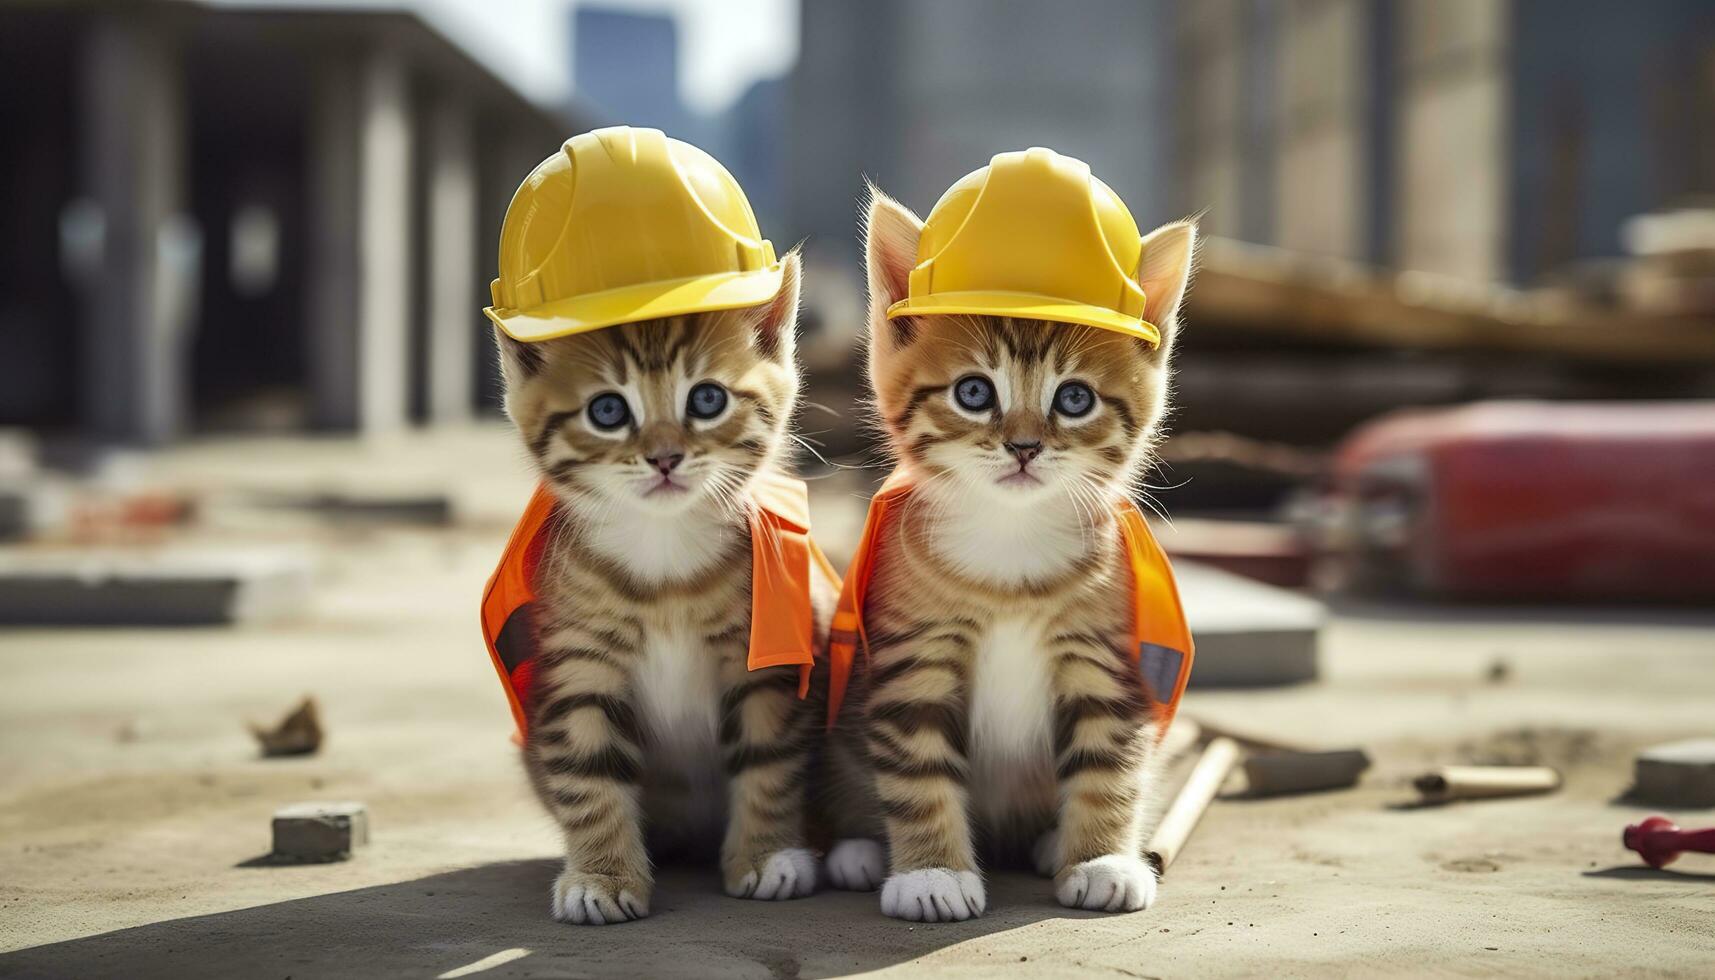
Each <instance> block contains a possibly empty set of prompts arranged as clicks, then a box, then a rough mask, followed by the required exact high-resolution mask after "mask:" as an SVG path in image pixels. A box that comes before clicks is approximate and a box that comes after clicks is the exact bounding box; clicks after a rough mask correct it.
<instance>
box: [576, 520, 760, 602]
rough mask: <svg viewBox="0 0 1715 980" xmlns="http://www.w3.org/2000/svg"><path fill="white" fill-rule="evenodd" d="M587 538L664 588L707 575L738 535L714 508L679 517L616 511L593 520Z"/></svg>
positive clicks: (637, 573) (634, 574)
mask: <svg viewBox="0 0 1715 980" xmlns="http://www.w3.org/2000/svg"><path fill="white" fill-rule="evenodd" d="M587 533H588V534H589V541H590V544H591V545H592V546H593V547H594V548H595V549H596V550H597V551H599V552H601V553H602V554H603V555H606V556H607V557H609V558H611V559H612V560H614V561H615V562H618V563H619V564H621V565H623V566H624V567H625V569H626V570H627V571H628V572H630V573H631V574H632V575H633V576H635V577H636V578H637V579H639V580H641V581H643V582H648V583H651V584H659V583H662V582H677V581H684V580H685V579H688V578H691V577H693V576H696V575H699V574H701V573H702V572H704V571H705V570H707V569H708V567H709V566H710V565H712V564H714V563H715V562H716V561H718V560H719V559H720V558H721V557H722V556H723V555H724V554H726V553H727V549H728V547H729V546H730V544H731V540H732V535H733V534H735V533H737V531H735V529H734V528H733V527H732V525H731V522H730V521H728V520H724V519H723V517H722V515H721V514H720V513H719V512H717V511H715V510H713V509H712V508H711V507H693V508H690V509H688V510H686V511H685V512H683V513H677V514H656V513H650V512H647V511H643V510H640V509H637V508H633V507H616V508H614V510H612V511H610V512H607V513H604V514H603V515H601V519H599V520H591V521H590V522H589V525H588V532H587Z"/></svg>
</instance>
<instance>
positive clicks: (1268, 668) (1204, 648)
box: [1173, 561, 1328, 687]
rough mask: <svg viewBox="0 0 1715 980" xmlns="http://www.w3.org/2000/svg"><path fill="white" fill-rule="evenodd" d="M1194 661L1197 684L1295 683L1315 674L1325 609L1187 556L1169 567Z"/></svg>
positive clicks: (1255, 685) (1225, 685)
mask: <svg viewBox="0 0 1715 980" xmlns="http://www.w3.org/2000/svg"><path fill="white" fill-rule="evenodd" d="M1173 569H1174V573H1175V574H1176V575H1177V577H1178V579H1179V596H1180V598H1181V599H1182V600H1183V601H1184V603H1185V616H1186V619H1187V620H1188V621H1189V622H1190V625H1191V637H1192V639H1193V641H1194V642H1195V643H1196V645H1197V659H1196V662H1195V664H1194V665H1193V666H1192V669H1191V683H1192V684H1193V685H1195V686H1198V687H1263V686H1269V685H1275V684H1297V683H1301V682H1304V681H1312V680H1315V679H1316V676H1317V666H1316V654H1317V648H1318V645H1319V643H1320V640H1321V635H1322V624H1323V622H1324V621H1325V620H1326V619H1327V615H1328V613H1327V608H1326V607H1325V606H1323V605H1322V603H1320V602H1318V601H1316V600H1315V599H1311V598H1309V597H1307V596H1302V595H1299V594H1298V593H1296V592H1289V591H1287V590H1286V589H1279V588H1275V587H1274V586H1270V585H1263V584H1262V583H1260V582H1253V581H1250V580H1249V579H1245V578H1241V577H1239V576H1237V575H1233V574H1230V573H1228V572H1223V571H1221V570H1219V569H1215V568H1210V567H1209V566H1207V565H1203V564H1199V563H1197V562H1192V561H1177V562H1174V564H1173Z"/></svg>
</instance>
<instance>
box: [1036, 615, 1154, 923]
mask: <svg viewBox="0 0 1715 980" xmlns="http://www.w3.org/2000/svg"><path fill="white" fill-rule="evenodd" d="M1153 737H1154V728H1153V727H1152V725H1151V720H1150V705H1149V703H1148V701H1147V699H1146V698H1145V697H1144V694H1143V691H1142V689H1141V687H1140V685H1139V683H1138V680H1137V677H1136V672H1135V670H1134V669H1132V667H1131V664H1130V663H1129V662H1128V661H1127V660H1126V659H1125V658H1124V655H1123V653H1121V652H1118V651H1115V650H1113V649H1111V648H1108V647H1105V646H1101V645H1099V644H1096V643H1094V642H1092V641H1089V640H1085V639H1078V638H1068V639H1067V640H1066V641H1065V645H1063V646H1062V648H1061V649H1059V650H1057V651H1056V653H1055V663H1054V757H1055V758H1054V761H1055V765H1056V770H1057V773H1058V778H1059V782H1060V823H1059V828H1058V830H1057V831H1056V832H1055V834H1054V836H1053V837H1052V838H1050V844H1051V845H1052V846H1054V847H1057V849H1058V853H1057V854H1040V855H1038V857H1039V858H1040V859H1041V861H1040V863H1042V864H1045V865H1047V866H1048V867H1053V868H1056V869H1057V870H1056V872H1055V874H1054V896H1055V898H1056V899H1058V900H1059V902H1060V904H1061V905H1064V906H1066V907H1068V908H1083V909H1092V910H1095V911H1105V912H1135V911H1137V910H1139V909H1144V908H1148V907H1149V905H1150V903H1151V902H1153V901H1154V900H1155V871H1154V869H1153V868H1151V867H1150V866H1149V865H1148V864H1147V863H1145V862H1144V860H1143V857H1142V851H1143V826H1142V824H1143V792H1144V790H1145V786H1144V780H1145V778H1146V776H1147V773H1148V769H1147V762H1148V759H1149V753H1150V751H1151V750H1152V748H1153Z"/></svg>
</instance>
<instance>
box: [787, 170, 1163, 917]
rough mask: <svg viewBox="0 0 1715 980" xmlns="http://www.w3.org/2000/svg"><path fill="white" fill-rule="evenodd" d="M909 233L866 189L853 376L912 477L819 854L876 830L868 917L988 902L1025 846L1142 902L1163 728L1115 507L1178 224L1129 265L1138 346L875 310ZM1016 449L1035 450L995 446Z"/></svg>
mask: <svg viewBox="0 0 1715 980" xmlns="http://www.w3.org/2000/svg"><path fill="white" fill-rule="evenodd" d="M919 229H920V225H919V224H918V223H917V221H916V219H915V217H913V216H912V215H911V214H910V212H908V211H906V210H905V209H903V208H902V207H900V206H899V205H897V204H894V203H893V202H892V201H889V200H887V199H886V198H885V197H881V196H879V195H877V197H876V198H875V199H874V200H873V201H872V203H871V205H870V209H869V214H868V222H867V238H868V241H867V259H868V263H869V273H870V303H871V310H870V347H869V374H870V381H871V385H872V388H873V389H874V394H875V408H876V411H877V415H878V418H879V421H880V423H881V426H882V428H883V429H884V431H885V434H886V436H887V441H888V444H889V445H890V446H891V448H892V450H893V452H894V453H895V455H896V457H897V459H898V463H899V465H901V466H903V467H905V468H906V469H908V470H909V471H910V472H911V473H912V474H913V475H914V476H915V477H916V479H917V483H918V489H917V490H916V491H914V492H913V494H912V495H911V496H909V497H907V498H905V503H904V505H903V506H902V507H900V508H896V509H895V510H894V511H891V512H890V516H889V523H888V524H887V525H886V526H885V527H883V528H882V530H881V533H880V535H879V537H878V541H879V543H878V546H877V552H876V554H875V557H874V562H875V571H874V575H873V578H872V580H871V584H870V591H869V595H868V599H867V604H866V608H865V610H864V616H865V625H866V628H867V630H868V634H869V644H870V651H871V660H870V664H869V667H868V669H867V671H860V672H859V673H858V675H857V677H856V678H855V679H854V689H853V690H852V692H851V694H850V695H849V696H848V699H847V701H846V702H845V705H844V707H843V708H842V712H841V716H840V718H839V719H838V722H837V725H836V728H835V731H834V733H833V736H832V738H831V741H830V746H829V749H828V752H827V761H826V764H825V766H824V767H823V770H822V777H823V778H822V779H820V780H819V781H818V787H817V796H818V800H819V806H820V808H821V809H822V810H824V811H825V812H827V813H829V814H831V815H832V818H833V819H834V821H835V824H836V826H835V834H836V836H837V837H839V838H842V839H843V840H842V842H841V843H840V844H837V845H836V846H835V849H834V851H833V852H832V853H833V855H834V856H839V855H841V854H862V853H879V852H875V851H868V852H866V851H863V849H861V848H855V847H851V846H849V845H851V843H852V839H854V838H855V839H861V838H866V837H873V838H877V839H883V838H884V839H885V840H886V843H887V851H888V857H889V861H890V868H889V873H888V876H887V878H886V880H885V882H884V883H883V884H882V896H881V897H882V909H883V911H884V912H887V913H888V914H890V915H896V916H900V917H904V918H910V919H929V920H938V919H940V920H944V919H962V918H968V917H970V916H972V915H978V914H981V912H982V911H983V907H984V905H985V903H986V898H985V894H984V892H983V889H982V885H981V880H980V876H979V875H980V868H979V862H980V860H982V858H983V857H984V855H987V856H989V857H991V858H994V859H1006V858H1008V857H1014V856H1017V857H1022V856H1023V855H1025V854H1028V853H1030V852H1031V851H1032V849H1033V848H1034V851H1035V856H1036V858H1037V864H1038V867H1039V869H1040V870H1042V871H1043V872H1044V873H1045V874H1047V875H1050V876H1052V877H1054V879H1055V888H1056V896H1057V897H1058V898H1059V900H1060V901H1061V902H1062V903H1063V904H1066V905H1068V906H1074V907H1084V908H1093V909H1106V910H1108V911H1119V910H1131V909H1136V908H1140V907H1142V906H1144V905H1147V903H1148V902H1149V900H1150V899H1151V898H1152V896H1153V893H1154V884H1155V882H1154V875H1153V873H1152V872H1151V871H1150V870H1149V869H1148V867H1147V866H1146V865H1144V864H1143V862H1142V861H1141V851H1142V847H1143V844H1144V833H1145V831H1146V829H1147V823H1148V818H1147V815H1148V813H1149V811H1150V805H1151V804H1152V803H1153V802H1154V797H1155V795H1156V790H1157V787H1156V780H1155V767H1154V761H1155V760H1154V758H1153V751H1154V746H1155V744H1156V731H1155V728H1154V725H1153V722H1152V718H1153V715H1152V713H1151V708H1150V705H1149V704H1148V703H1147V701H1146V699H1145V698H1144V696H1143V695H1142V689H1141V686H1140V683H1139V681H1138V678H1137V676H1136V672H1135V668H1134V666H1133V665H1132V663H1131V660H1130V658H1129V651H1128V649H1127V645H1128V644H1129V642H1130V639H1129V638H1130V636H1131V626H1132V624H1131V621H1130V616H1131V608H1132V607H1131V597H1130V587H1131V582H1130V572H1129V567H1128V565H1127V563H1126V561H1125V556H1124V555H1123V554H1122V552H1121V548H1120V544H1119V537H1118V530H1117V528H1116V527H1115V525H1114V517H1113V505H1114V503H1115V501H1116V500H1117V499H1119V498H1121V497H1123V495H1125V494H1128V493H1131V492H1134V491H1135V490H1137V489H1139V485H1138V484H1139V477H1140V475H1141V473H1142V472H1143V470H1144V468H1145V466H1146V464H1147V462H1148V460H1149V458H1150V454H1151V449H1152V447H1153V445H1154V441H1155V439H1156V438H1157V435H1158V433H1159V431H1160V423H1161V419H1162V416H1163V413H1164V410H1165V406H1166V401H1167V388H1168V361H1169V357H1170V352H1171V348H1172V343H1173V336H1174V332H1175V319H1176V313H1177V308H1178V304H1179V300H1180V297H1181V296H1182V295H1183V293H1184V290H1185V287H1186V285H1187V281H1188V277H1189V268H1190V260H1191V248H1192V243H1193V241H1194V232H1193V231H1192V229H1191V228H1190V226H1189V225H1170V226H1168V227H1167V228H1164V229H1162V230H1161V231H1159V232H1157V233H1155V234H1154V235H1152V236H1151V237H1150V238H1149V239H1146V242H1145V259H1144V262H1143V269H1142V270H1141V272H1140V278H1142V279H1143V286H1144V289H1145V291H1146V293H1147V294H1148V296H1149V297H1150V306H1151V309H1150V311H1149V316H1150V319H1151V320H1152V322H1155V323H1156V324H1157V325H1158V326H1160V327H1161V328H1162V331H1163V334H1164V342H1163V344H1162V345H1161V346H1160V347H1159V348H1158V349H1152V348H1150V347H1149V346H1147V345H1145V344H1143V343H1142V342H1140V341H1137V340H1134V339H1132V338H1130V337H1126V336H1123V335H1120V334H1116V333H1112V332H1107V331H1102V330H1098V329H1095V328H1090V327H1083V326H1076V325H1067V324H1051V323H1045V322H1042V321H1034V320H1023V319H1012V318H1002V317H974V316H934V317H917V318H911V319H909V320H894V321H888V320H886V319H885V317H884V311H885V310H886V308H887V306H889V305H890V304H892V303H893V302H895V301H897V300H898V299H900V298H901V297H902V296H903V295H904V293H905V290H906V288H907V279H906V275H907V273H908V270H909V268H910V265H911V261H912V256H914V254H915V251H916V239H917V232H918V230H919ZM972 375H979V376H981V377H983V378H985V379H987V380H988V381H989V382H990V384H992V386H993V388H994V390H995V394H996V397H995V401H994V404H993V406H992V407H987V408H984V409H982V410H976V411H973V410H971V409H969V408H967V407H963V406H961V404H960V403H959V402H958V400H957V398H956V396H955V394H954V388H955V386H956V384H957V383H958V382H959V380H960V379H962V378H966V377H969V376H972ZM1069 381H1075V382H1079V383H1082V384H1085V385H1087V386H1088V387H1089V388H1090V389H1091V390H1092V391H1093V392H1094V394H1095V396H1096V406H1095V408H1094V409H1093V410H1092V411H1090V412H1089V413H1088V414H1087V415H1085V416H1083V417H1076V418H1074V417H1071V416H1069V415H1067V414H1066V413H1064V412H1059V411H1056V410H1054V408H1053V406H1054V397H1055V393H1056V391H1058V390H1059V386H1061V385H1062V384H1065V383H1067V382H1069ZM1031 444H1037V445H1039V447H1040V451H1039V455H1036V456H1034V458H1030V459H1024V457H1023V456H1021V455H1019V454H1017V452H1016V451H1015V449H1009V448H1008V447H1009V446H1012V447H1018V446H1021V445H1023V446H1029V445H1031ZM1021 460H1022V461H1021ZM1021 472H1022V473H1024V474H1025V475H1024V476H1020V475H1019V474H1020V473H1021ZM1000 481H1006V482H1000ZM857 863H861V862H856V860H855V859H854V861H852V862H844V863H836V862H835V860H834V858H833V857H831V858H830V866H829V873H830V877H831V878H832V879H833V880H834V881H835V883H836V884H838V883H842V879H843V880H844V881H846V882H851V883H857V884H859V886H862V885H865V884H870V885H873V884H874V883H875V881H877V880H880V878H879V875H878V874H873V873H868V871H869V869H861V868H858V867H857V866H856V865H857ZM860 870H861V871H863V872H864V873H858V872H859V871H860Z"/></svg>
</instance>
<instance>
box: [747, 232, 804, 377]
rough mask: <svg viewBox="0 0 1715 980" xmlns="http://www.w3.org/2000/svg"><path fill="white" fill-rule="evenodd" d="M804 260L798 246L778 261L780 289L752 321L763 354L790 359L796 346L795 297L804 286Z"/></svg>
mask: <svg viewBox="0 0 1715 980" xmlns="http://www.w3.org/2000/svg"><path fill="white" fill-rule="evenodd" d="M803 266H804V263H803V261H802V260H801V259H800V258H799V257H798V250H797V249H793V250H792V251H790V252H787V253H786V258H785V259H783V260H782V261H781V263H780V268H781V275H780V291H779V292H777V293H775V294H774V298H773V299H771V300H769V301H768V302H766V303H764V304H762V305H761V306H759V307H757V314H758V316H757V319H756V320H755V322H753V323H752V324H751V330H752V336H754V337H755V338H756V349H757V350H758V351H761V352H762V356H764V357H767V358H770V359H772V360H776V361H784V362H785V363H787V364H790V363H792V358H793V352H794V350H795V348H796V347H797V343H796V341H797V334H798V297H799V294H800V292H801V291H802V288H803V279H804V272H803Z"/></svg>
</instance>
